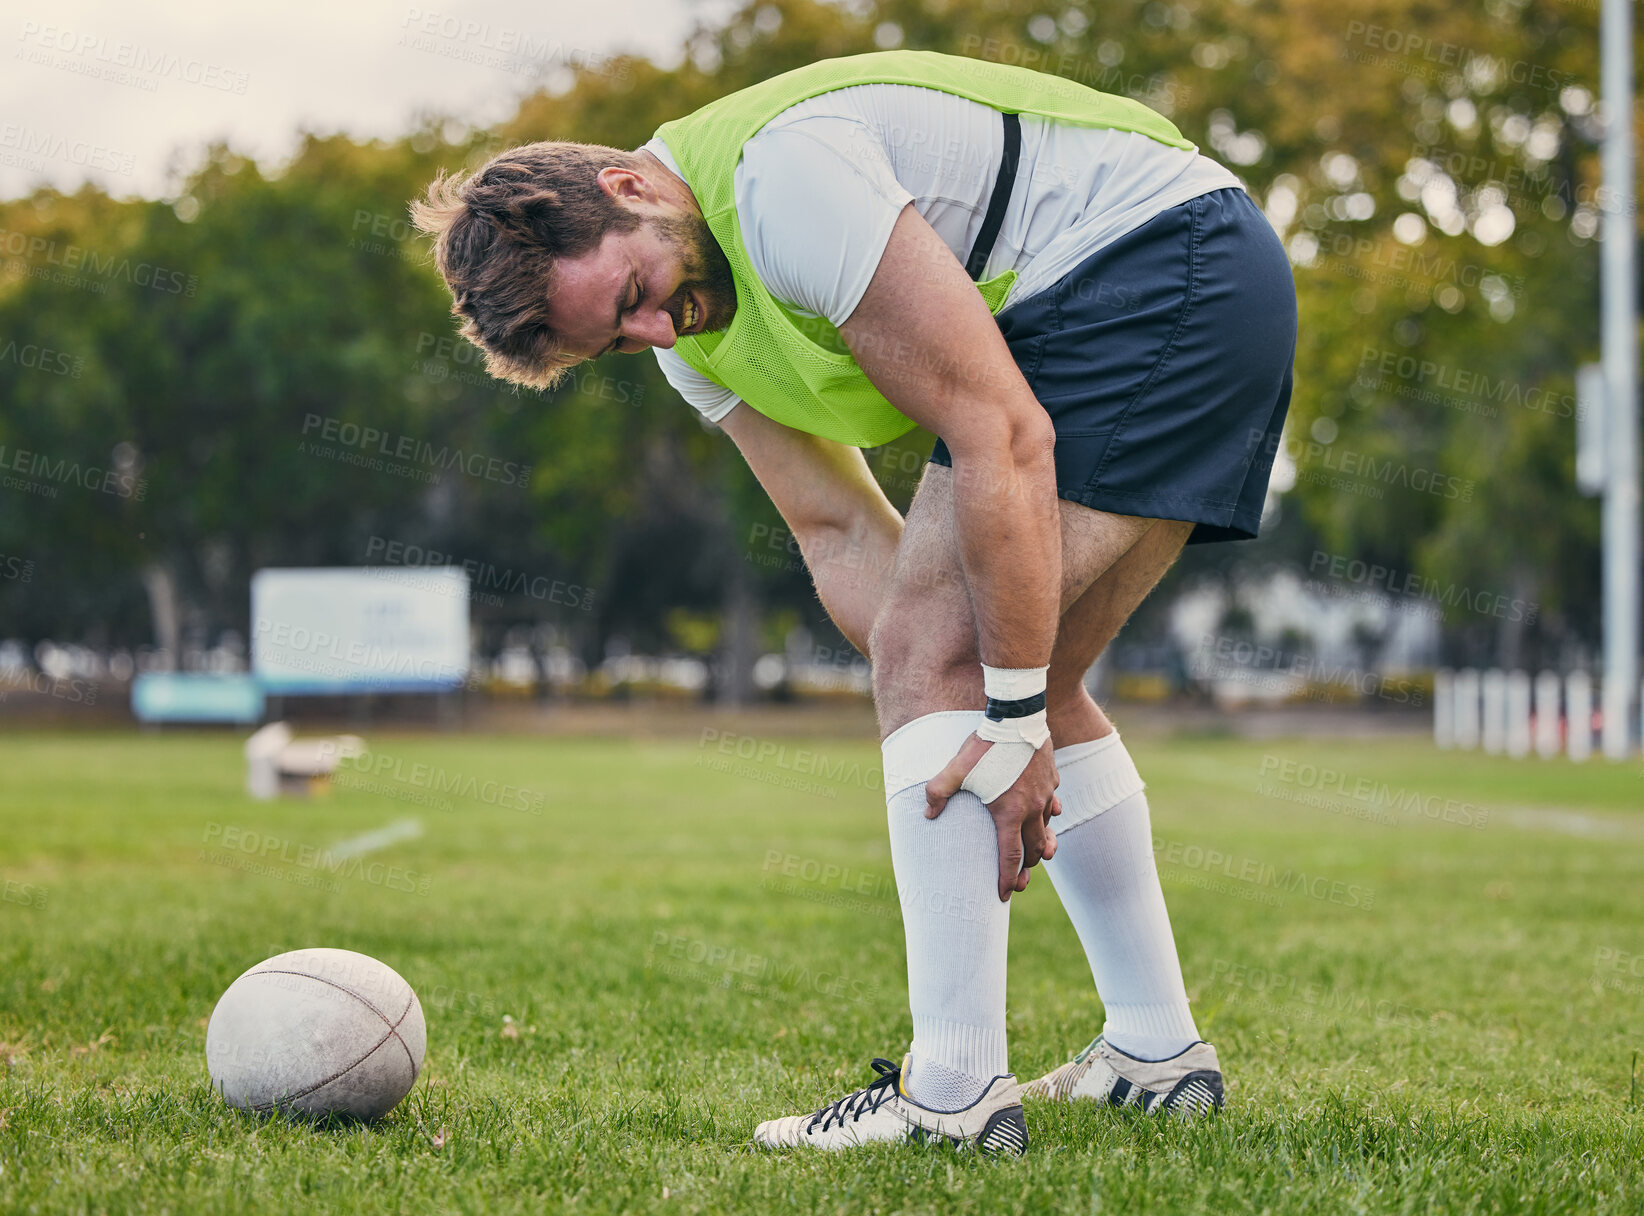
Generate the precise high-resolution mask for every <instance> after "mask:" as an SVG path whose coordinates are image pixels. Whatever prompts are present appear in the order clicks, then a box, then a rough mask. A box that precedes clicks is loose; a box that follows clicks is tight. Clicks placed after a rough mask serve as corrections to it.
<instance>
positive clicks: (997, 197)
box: [965, 114, 1022, 282]
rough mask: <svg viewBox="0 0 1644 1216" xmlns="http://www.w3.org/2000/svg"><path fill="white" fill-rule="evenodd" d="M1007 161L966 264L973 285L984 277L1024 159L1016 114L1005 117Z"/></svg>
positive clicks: (1003, 162) (997, 179) (1019, 120)
mask: <svg viewBox="0 0 1644 1216" xmlns="http://www.w3.org/2000/svg"><path fill="white" fill-rule="evenodd" d="M1004 119H1005V159H1004V160H1002V161H1000V162H999V176H998V177H996V178H995V179H994V181H993V197H992V198H990V199H989V200H988V213H987V214H986V215H985V216H983V217H982V230H981V231H980V232H978V233H977V234H976V246H975V248H973V249H972V250H971V251H970V257H969V258H968V259H967V260H966V261H965V273H966V274H968V275H969V276H970V277H971V281H972V282H975V281H976V280H978V279H980V278H981V277H982V267H984V266H986V265H987V264H988V254H990V253H992V252H993V242H994V241H995V240H997V239H998V237H999V229H1000V228H1001V227H1002V226H1003V225H1004V222H1005V208H1006V207H1008V206H1009V205H1010V190H1011V187H1012V186H1013V185H1015V184H1016V166H1017V164H1018V162H1019V161H1020V160H1021V159H1022V120H1021V119H1020V118H1018V117H1017V116H1016V115H1014V114H1006V115H1004Z"/></svg>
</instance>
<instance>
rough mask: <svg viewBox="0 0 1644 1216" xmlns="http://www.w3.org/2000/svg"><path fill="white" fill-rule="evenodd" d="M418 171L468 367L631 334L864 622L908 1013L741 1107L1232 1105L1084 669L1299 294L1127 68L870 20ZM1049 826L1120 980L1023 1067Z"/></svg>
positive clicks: (985, 1129)
mask: <svg viewBox="0 0 1644 1216" xmlns="http://www.w3.org/2000/svg"><path fill="white" fill-rule="evenodd" d="M413 210H414V214H415V216H416V218H417V221H418V223H419V225H420V226H421V227H422V228H423V230H424V231H426V232H429V233H431V234H433V235H435V236H436V237H437V241H436V246H435V253H436V260H437V263H438V266H439V269H440V272H441V273H442V274H443V276H444V277H445V280H446V283H447V284H448V285H449V287H450V289H451V292H452V296H453V300H454V305H453V311H454V312H456V313H457V314H458V315H459V316H461V317H462V318H463V325H462V332H463V334H464V335H465V336H466V337H468V338H469V339H470V340H471V341H473V342H474V343H475V344H477V345H478V346H480V347H482V348H483V349H484V350H485V352H486V356H487V364H488V367H489V368H490V370H491V371H492V372H493V374H496V375H499V376H502V377H504V378H506V379H509V380H512V381H515V382H518V383H522V384H527V385H532V386H536V387H550V386H552V385H553V384H555V383H556V382H557V381H558V380H559V379H560V378H561V377H563V376H564V375H565V374H566V372H567V369H569V368H570V367H572V366H574V365H575V364H577V363H579V362H581V361H583V360H587V359H593V358H596V357H598V356H600V355H602V354H606V353H608V352H611V351H619V352H629V353H632V352H637V351H642V350H645V349H646V348H648V347H649V348H651V349H653V350H654V351H655V352H656V357H657V360H658V362H660V363H661V365H662V369H663V372H664V373H665V374H666V375H667V377H668V380H669V381H670V382H671V383H672V384H673V385H674V386H675V387H676V388H677V389H678V391H679V393H680V395H681V396H683V397H684V398H685V400H686V401H688V402H689V403H690V404H691V405H693V406H694V407H695V408H697V409H698V410H700V411H701V412H702V414H703V415H704V416H705V417H706V418H708V419H710V420H712V421H714V422H716V423H718V424H719V426H720V427H722V428H723V429H724V431H725V432H726V434H728V435H729V436H730V437H731V439H732V440H733V441H734V442H735V443H736V445H737V446H738V448H739V449H740V450H741V452H742V453H743V455H744V456H745V457H746V459H747V461H748V464H749V465H750V466H751V467H752V469H753V471H754V473H755V474H756V475H757V476H758V478H759V480H760V483H761V484H762V485H763V486H764V487H765V489H766V491H767V492H768V493H769V494H770V496H771V499H772V500H773V502H774V503H775V504H776V506H777V508H778V509H779V510H780V511H781V513H782V515H783V518H784V519H785V520H786V521H787V523H788V525H789V527H790V528H791V529H792V531H793V534H794V535H795V536H796V537H797V538H798V541H799V545H800V548H801V551H802V552H803V553H804V556H805V560H806V562H807V564H808V566H809V567H810V570H811V574H812V577H813V578H814V580H815V583H816V588H817V592H818V594H819V596H820V597H821V600H822V603H823V605H824V606H825V607H826V609H827V611H828V613H829V615H830V616H831V617H832V618H833V620H834V622H835V623H836V624H837V625H838V627H839V629H840V631H841V632H842V633H843V634H844V635H845V637H847V638H848V639H850V641H851V643H852V644H853V645H855V646H856V647H857V648H858V649H859V650H860V651H862V653H863V654H865V655H867V656H868V657H869V658H870V659H871V661H872V664H873V681H874V700H875V704H876V707H877V709H878V715H879V723H880V730H881V737H882V740H883V742H882V747H883V752H884V773H885V796H886V802H887V806H888V814H889V821H890V842H891V858H892V863H893V865H894V867H895V872H896V879H897V886H898V888H899V890H900V891H901V893H902V918H903V925H904V928H905V931H906V935H907V953H908V990H909V1004H910V1006H911V1009H912V1013H913V1044H912V1050H911V1051H910V1052H909V1053H908V1055H907V1056H906V1057H905V1058H904V1059H903V1061H902V1063H901V1065H900V1066H897V1065H894V1064H892V1063H890V1062H889V1061H886V1060H875V1061H874V1068H875V1071H876V1074H877V1075H876V1078H875V1080H874V1081H873V1082H872V1083H870V1084H869V1085H868V1086H867V1087H865V1088H863V1089H860V1090H857V1091H855V1092H853V1093H851V1094H847V1095H845V1096H844V1097H842V1098H839V1099H838V1100H837V1101H834V1102H832V1103H830V1104H829V1105H826V1106H823V1107H822V1108H821V1109H819V1110H816V1111H812V1112H807V1113H804V1114H799V1115H790V1116H788V1117H786V1118H779V1119H775V1120H772V1121H770V1122H767V1123H763V1124H761V1125H760V1126H759V1128H758V1129H757V1130H756V1132H755V1139H756V1140H757V1141H758V1142H759V1143H760V1144H763V1145H767V1146H772V1147H777V1146H786V1145H810V1146H815V1147H819V1148H840V1147H847V1146H851V1145H856V1144H862V1143H866V1142H869V1141H874V1140H884V1139H903V1138H909V1137H912V1138H919V1139H923V1138H927V1137H933V1136H934V1137H946V1138H948V1139H951V1140H954V1141H957V1142H959V1143H963V1144H975V1145H978V1146H980V1147H981V1148H984V1149H989V1150H1001V1151H1010V1152H1021V1151H1023V1150H1024V1149H1025V1148H1026V1146H1027V1130H1026V1126H1025V1124H1024V1122H1023V1119H1022V1107H1021V1100H1022V1098H1023V1097H1024V1096H1028V1097H1039V1098H1045V1099H1051V1100H1073V1099H1092V1100H1095V1101H1099V1102H1105V1103H1109V1104H1113V1105H1139V1106H1141V1107H1143V1108H1144V1109H1146V1110H1148V1111H1164V1110H1170V1111H1177V1112H1180V1113H1198V1112H1201V1111H1208V1110H1212V1109H1214V1108H1217V1107H1219V1106H1220V1105H1221V1102H1222V1074H1221V1071H1220V1067H1219V1064H1218V1062H1217V1059H1216V1052H1215V1050H1214V1048H1212V1047H1211V1046H1210V1045H1209V1044H1208V1043H1205V1042H1202V1041H1201V1040H1200V1039H1199V1036H1198V1030H1197V1028H1196V1027H1195V1025H1194V1022H1193V1015H1192V1012H1191V1011H1190V1009H1189V1008H1188V1001H1187V994H1186V990H1185V988H1184V986H1183V983H1182V976H1181V970H1180V965H1179V963H1178V961H1177V955H1176V946H1175V942H1174V940H1173V939H1172V937H1171V932H1170V922H1169V918H1168V916H1167V914H1166V911H1165V904H1164V897H1163V894H1162V892H1161V890H1160V887H1159V879H1158V875H1157V871H1156V869H1155V866H1154V860H1153V852H1152V833H1151V827H1150V823H1149V818H1148V806H1147V799H1146V796H1145V795H1144V793H1143V783H1142V780H1141V778H1140V776H1139V775H1138V774H1137V771H1136V766H1135V764H1134V763H1133V762H1132V761H1131V758H1130V756H1129V754H1128V753H1127V752H1126V750H1125V746H1124V744H1123V742H1122V741H1121V740H1120V738H1119V735H1118V732H1117V731H1116V730H1115V729H1114V727H1113V724H1112V723H1111V722H1110V721H1108V719H1107V717H1106V716H1105V715H1104V714H1103V712H1102V710H1101V708H1100V707H1098V706H1097V705H1096V703H1095V702H1094V701H1093V700H1092V699H1091V698H1090V696H1089V695H1088V694H1087V693H1086V691H1085V688H1084V684H1083V677H1084V674H1085V672H1086V671H1087V670H1088V669H1089V668H1090V666H1091V664H1092V663H1093V662H1095V660H1096V657H1097V655H1099V654H1100V653H1101V651H1102V648H1103V647H1104V646H1106V645H1107V644H1108V642H1109V641H1111V640H1112V638H1113V637H1114V635H1115V634H1116V633H1118V631H1119V629H1120V627H1121V626H1123V624H1124V623H1125V620H1126V618H1128V617H1129V616H1130V614H1131V613H1132V612H1134V611H1135V609H1136V607H1137V605H1138V604H1140V603H1141V601H1142V600H1143V598H1144V597H1145V596H1146V595H1147V593H1148V592H1149V591H1150V590H1151V589H1152V588H1153V586H1154V585H1155V584H1156V583H1157V582H1158V581H1159V579H1160V578H1161V577H1162V576H1163V574H1164V572H1165V571H1166V570H1167V569H1168V568H1169V566H1170V565H1171V563H1172V562H1173V561H1174V560H1175V558H1176V556H1177V554H1178V553H1179V552H1180V550H1181V548H1182V546H1183V545H1184V544H1192V543H1199V542H1205V541H1220V540H1234V539H1247V538H1250V537H1253V536H1254V535H1255V534H1256V531H1257V527H1258V524H1259V522H1260V517H1261V509H1262V503H1263V500H1264V497H1265V494H1266V489H1267V482H1268V475H1269V473H1270V471H1271V466H1272V461H1273V454H1274V451H1275V450H1276V447H1277V440H1278V435H1279V432H1280V428H1281V427H1282V425H1283V422H1284V417H1285V411H1286V409H1287V408H1288V405H1289V400H1290V386H1291V377H1290V367H1291V361H1292V358H1293V356H1294V351H1295V337H1296V304H1295V294H1294V288H1293V285H1292V281H1291V276H1290V267H1289V263H1288V261H1287V259H1286V258H1285V255H1284V252H1283V250H1282V248H1281V246H1280V244H1279V241H1278V238H1277V236H1276V235H1275V234H1274V232H1273V230H1272V228H1271V227H1270V226H1269V225H1268V223H1267V221H1266V220H1265V218H1264V217H1263V216H1262V214H1261V212H1260V211H1259V210H1258V209H1257V207H1256V206H1255V204H1254V203H1253V202H1252V200H1251V199H1250V197H1249V196H1248V195H1247V194H1246V193H1245V191H1244V189H1243V188H1242V186H1241V185H1240V183H1239V181H1238V179H1237V178H1235V177H1234V176H1233V175H1232V174H1231V173H1229V172H1228V171H1227V170H1226V169H1224V168H1222V167H1221V166H1220V165H1218V164H1216V163H1215V162H1214V161H1211V160H1209V159H1208V158H1206V157H1204V156H1201V155H1199V154H1198V152H1197V151H1196V149H1195V148H1194V146H1193V145H1192V144H1191V143H1189V142H1188V141H1187V140H1185V139H1184V138H1183V137H1182V136H1181V134H1180V132H1178V131H1177V130H1176V128H1175V127H1174V126H1173V125H1172V124H1171V123H1169V122H1168V121H1166V120H1165V119H1164V118H1163V117H1161V116H1160V115H1158V114H1156V113H1154V112H1152V111H1151V110H1148V109H1147V108H1146V107H1144V106H1142V105H1141V104H1140V103H1138V102H1135V101H1132V100H1130V99H1127V98H1122V97H1115V96H1111V95H1108V94H1104V93H1099V92H1096V91H1094V90H1092V89H1089V88H1086V87H1084V86H1082V85H1079V84H1076V83H1074V82H1072V81H1068V80H1065V79H1062V78H1060V77H1056V76H1051V75H1047V74H1043V73H1038V72H1033V71H1029V70H1026V69H1022V68H1015V67H1009V66H1005V65H1001V64H993V63H986V62H981V61H976V60H970V59H964V58H958V57H953V56H947V55H940V54H936V53H933V52H923V51H887V52H882V53H874V54H866V55H856V56H850V57H846V58H841V59H832V60H826V61H823V62H820V63H816V64H812V65H810V66H808V67H804V68H800V69H797V70H795V71H792V72H788V73H785V74H783V75H781V76H776V77H773V78H772V79H769V80H766V81H763V82H761V83H760V84H757V85H754V86H752V87H750V88H747V89H743V90H741V91H740V92H737V93H733V94H731V95H729V96H727V97H724V98H721V99H720V100H719V101H717V102H714V103H712V104H710V105H708V106H705V107H704V108H702V109H701V110H698V111H696V112H695V113H693V114H690V115H687V116H686V117H684V118H680V119H677V120H675V121H672V122H669V123H665V124H664V125H663V126H662V127H661V128H659V129H658V130H657V132H656V135H655V137H654V138H652V139H651V140H650V141H649V142H648V143H646V144H645V145H644V146H643V147H642V148H640V149H638V150H637V151H624V150H621V149H616V148H606V147H600V146H593V145H584V144H575V143H536V144H530V145H526V146H524V147H519V148H514V149H511V150H509V151H507V152H504V153H502V154H500V155H498V156H497V157H495V158H494V159H492V160H491V161H490V162H489V163H488V164H486V165H485V166H484V167H483V168H481V169H480V170H479V171H478V172H477V173H475V174H474V175H473V176H472V177H470V178H468V179H467V180H466V181H461V182H459V181H456V180H450V179H442V180H441V181H438V182H436V183H435V184H434V185H433V186H431V187H430V190H429V195H428V199H427V201H426V202H424V203H419V204H415V205H414V208H413ZM916 423H917V424H920V425H923V426H925V427H927V428H928V429H929V430H931V431H933V432H934V433H935V434H936V435H937V436H938V437H939V438H938V441H937V443H936V446H935V449H934V450H933V451H932V453H931V457H930V463H929V465H928V466H927V467H926V470H925V474H924V477H923V479H922V480H921V482H920V485H919V488H918V491H917V493H916V494H915V496H914V499H913V503H912V505H911V506H910V508H909V510H908V515H907V518H906V520H903V519H902V518H901V517H900V516H899V515H898V514H897V512H896V511H895V509H894V508H893V507H892V506H891V505H890V503H889V502H888V501H887V499H886V498H885V496H884V494H883V493H882V492H881V490H880V489H879V486H878V485H877V483H876V482H875V481H874V479H873V477H872V475H871V474H870V473H869V471H868V468H867V464H866V461H865V460H864V458H863V456H862V453H861V449H863V448H869V447H876V446H878V445H881V444H884V443H887V442H889V441H890V440H892V439H894V438H896V437H897V436H899V435H902V434H905V433H906V432H907V431H908V430H910V429H911V428H912V427H913V426H914V425H915V424H916ZM1053 817H1055V818H1056V823H1057V828H1056V831H1055V832H1053V831H1052V830H1051V827H1050V823H1051V820H1052V818H1053ZM1040 861H1043V862H1044V863H1045V868H1046V870H1047V871H1048V872H1049V874H1050V877H1051V881H1052V882H1053V883H1054V884H1055V886H1056V889H1057V892H1058V894H1059V895H1060V896H1061V900H1062V903H1063V905H1064V907H1065V908H1066V909H1067V912H1068V915H1069V916H1070V917H1071V918H1072V921H1073V924H1074V927H1075V929H1077V931H1078V934H1079V939H1080V941H1081V942H1082V944H1083V946H1084V949H1085V954H1086V956H1087V958H1088V960H1089V963H1090V969H1091V972H1092V974H1093V976H1094V978H1095V983H1096V989H1097V993H1098V995H1099V996H1100V998H1101V1001H1102V1004H1103V1006H1104V1008H1105V1009H1106V1014H1107V1018H1106V1024H1105V1025H1104V1026H1103V1028H1102V1032H1101V1034H1100V1035H1099V1036H1098V1037H1097V1038H1096V1040H1095V1041H1094V1042H1093V1043H1091V1044H1090V1045H1089V1046H1088V1047H1086V1048H1085V1049H1084V1050H1083V1051H1081V1052H1079V1053H1078V1054H1077V1055H1076V1056H1075V1057H1074V1058H1073V1060H1072V1061H1071V1062H1070V1063H1068V1064H1065V1065H1063V1066H1061V1067H1060V1068H1058V1069H1056V1070H1055V1071H1053V1072H1051V1073H1050V1074H1048V1075H1047V1076H1045V1077H1042V1078H1040V1079H1038V1080H1037V1081H1034V1082H1032V1083H1031V1084H1029V1085H1027V1086H1021V1085H1018V1083H1017V1082H1016V1079H1015V1077H1014V1076H1013V1075H1012V1074H1011V1072H1010V1068H1009V1063H1008V1060H1007V1056H1006V1047H1005V955H1006V938H1007V930H1008V926H1009V919H1010V903H1009V900H1010V896H1011V894H1012V892H1015V891H1021V890H1023V889H1025V888H1026V886H1027V883H1028V877H1029V871H1030V869H1031V867H1033V866H1034V865H1036V864H1038V863H1039V862H1040ZM932 891H937V892H941V893H942V895H943V898H941V899H939V900H930V899H927V898H922V897H921V893H927V892H932ZM961 909H962V910H963V914H959V910H961Z"/></svg>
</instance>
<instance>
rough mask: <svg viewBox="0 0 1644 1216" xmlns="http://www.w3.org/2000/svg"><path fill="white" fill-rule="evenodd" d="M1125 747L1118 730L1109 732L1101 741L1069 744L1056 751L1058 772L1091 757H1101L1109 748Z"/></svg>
mask: <svg viewBox="0 0 1644 1216" xmlns="http://www.w3.org/2000/svg"><path fill="white" fill-rule="evenodd" d="M1123 746H1124V743H1123V741H1122V740H1121V739H1120V738H1119V732H1118V731H1117V730H1113V731H1109V732H1108V733H1107V734H1105V735H1103V736H1102V737H1101V738H1100V739H1091V740H1089V741H1088V742H1086V743H1069V744H1068V745H1067V746H1066V747H1058V748H1057V749H1056V770H1057V771H1058V772H1060V771H1061V770H1062V769H1063V768H1065V767H1067V766H1068V765H1070V764H1073V763H1074V762H1075V761H1078V760H1083V759H1085V758H1086V757H1089V756H1099V755H1101V754H1102V753H1103V752H1105V751H1107V750H1108V749H1109V748H1112V747H1123Z"/></svg>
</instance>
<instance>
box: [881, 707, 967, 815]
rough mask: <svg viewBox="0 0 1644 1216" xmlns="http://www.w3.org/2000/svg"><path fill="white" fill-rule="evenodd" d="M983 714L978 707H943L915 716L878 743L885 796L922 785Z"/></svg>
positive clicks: (943, 764) (955, 750)
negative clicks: (936, 710) (943, 708)
mask: <svg viewBox="0 0 1644 1216" xmlns="http://www.w3.org/2000/svg"><path fill="white" fill-rule="evenodd" d="M986 717H987V715H986V714H984V713H983V712H982V711H981V710H979V709H945V710H940V711H938V712H937V713H934V714H926V715H924V716H923V717H921V718H915V719H914V720H913V721H912V722H909V723H907V724H906V725H904V726H901V727H899V728H898V729H896V730H894V731H892V732H891V733H890V734H889V735H887V736H886V737H885V741H884V742H883V743H881V744H880V745H879V751H880V755H881V756H882V757H883V759H884V770H885V797H886V798H887V799H889V798H894V797H896V795H897V794H900V793H901V792H902V791H903V790H905V789H907V788H909V787H910V786H915V785H922V784H924V783H925V782H926V781H929V780H930V779H931V778H932V777H934V776H936V774H937V773H939V772H941V771H942V770H943V769H944V768H946V767H947V763H948V761H949V760H952V759H953V758H954V757H955V756H956V755H958V754H959V748H960V746H961V745H963V743H964V742H965V740H966V739H968V738H970V737H971V735H973V734H975V733H976V728H977V727H978V726H980V725H981V724H982V723H983V722H984V721H985V720H986Z"/></svg>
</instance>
